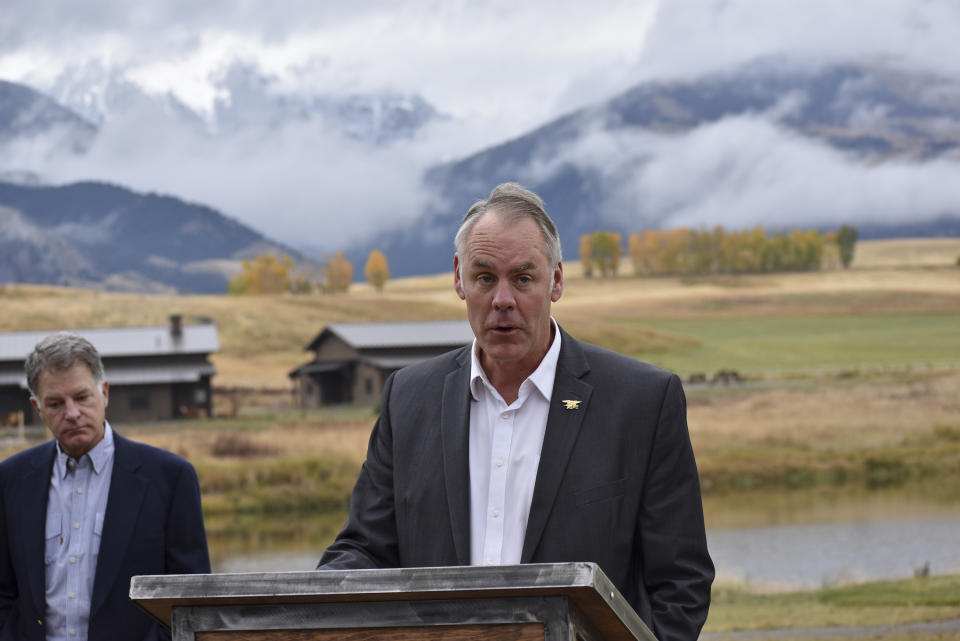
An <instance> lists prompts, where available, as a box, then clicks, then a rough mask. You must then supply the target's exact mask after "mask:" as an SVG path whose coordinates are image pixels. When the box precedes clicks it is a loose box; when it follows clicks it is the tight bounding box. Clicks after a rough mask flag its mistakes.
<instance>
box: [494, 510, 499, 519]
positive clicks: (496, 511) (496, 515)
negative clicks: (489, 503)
mask: <svg viewBox="0 0 960 641" xmlns="http://www.w3.org/2000/svg"><path fill="white" fill-rule="evenodd" d="M498 516H500V510H494V511H493V518H497V517H498Z"/></svg>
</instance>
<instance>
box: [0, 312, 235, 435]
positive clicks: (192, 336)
mask: <svg viewBox="0 0 960 641" xmlns="http://www.w3.org/2000/svg"><path fill="white" fill-rule="evenodd" d="M55 331H56V330H51V331H41V332H34V331H31V332H0V418H2V419H8V418H9V417H10V416H16V415H18V413H20V412H22V416H23V417H24V421H25V422H26V423H27V424H36V423H40V422H41V421H40V417H39V416H37V415H36V412H34V410H33V408H32V406H31V405H30V391H29V389H28V388H27V376H26V373H25V372H24V369H23V367H24V362H25V361H26V359H27V356H28V355H29V354H30V352H32V351H33V349H34V347H35V346H36V344H37V343H39V342H40V341H41V340H42V339H43V338H45V337H46V336H48V335H50V334H53V333H54V332H55ZM67 331H71V332H73V333H75V334H79V335H80V336H83V337H84V338H86V339H87V340H89V341H90V342H91V343H93V346H94V347H96V348H97V351H98V352H100V359H101V360H102V361H103V368H104V373H105V375H106V379H107V382H109V383H110V402H109V405H108V406H107V420H109V421H111V422H114V423H123V422H138V421H155V420H164V419H175V418H193V417H200V416H210V414H211V410H212V399H211V396H212V395H211V385H210V380H211V378H212V377H213V376H214V374H216V369H215V368H214V366H213V363H211V362H210V355H211V354H213V353H214V352H217V351H219V350H220V340H219V336H218V334H217V327H216V325H214V324H213V323H212V322H209V321H208V320H206V319H204V322H201V323H198V324H184V323H183V320H182V317H181V316H179V315H174V316H171V318H170V324H169V325H164V326H159V327H120V328H111V329H68V330H67Z"/></svg>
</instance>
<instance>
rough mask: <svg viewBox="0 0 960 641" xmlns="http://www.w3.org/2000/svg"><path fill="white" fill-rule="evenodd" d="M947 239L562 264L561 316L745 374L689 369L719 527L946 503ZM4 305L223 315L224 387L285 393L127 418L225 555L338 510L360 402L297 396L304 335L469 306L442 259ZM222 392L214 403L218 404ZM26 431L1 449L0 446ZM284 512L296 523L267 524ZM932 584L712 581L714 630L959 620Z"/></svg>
mask: <svg viewBox="0 0 960 641" xmlns="http://www.w3.org/2000/svg"><path fill="white" fill-rule="evenodd" d="M958 255H960V239H935V240H929V239H926V240H916V241H873V242H868V243H860V244H859V245H858V249H857V256H856V259H855V265H854V268H853V269H851V270H846V271H840V272H818V273H798V274H773V275H763V276H736V277H733V276H718V277H709V278H696V279H681V278H648V279H638V278H632V277H629V276H626V275H623V276H621V277H618V278H612V279H606V280H593V279H590V280H588V279H584V278H582V277H581V276H580V274H579V269H578V267H579V266H578V265H577V264H576V263H575V262H571V263H570V264H568V265H566V266H565V274H566V277H567V278H566V286H565V291H564V294H563V297H562V299H561V300H560V302H559V303H557V304H556V305H555V307H554V314H555V316H556V318H557V319H558V321H559V322H560V323H561V324H562V325H563V326H564V327H565V328H566V329H568V330H569V331H571V333H573V334H574V335H575V336H578V337H580V338H583V339H585V340H589V341H592V342H595V343H598V344H601V345H605V346H607V347H610V348H611V349H615V350H618V351H621V352H624V353H628V354H632V355H635V356H638V357H640V358H642V359H644V360H649V361H651V362H654V363H657V364H660V365H662V366H664V367H667V368H669V369H672V370H674V371H677V372H678V373H680V374H681V375H683V376H684V377H688V376H689V375H691V374H694V373H703V374H704V375H706V377H707V378H708V379H709V378H710V377H711V376H712V375H713V374H714V373H715V372H716V371H718V370H736V371H738V372H739V373H740V374H741V375H742V376H744V377H745V378H746V379H747V381H746V383H745V384H743V385H736V386H731V387H727V386H722V385H703V384H688V385H687V396H688V418H689V424H690V430H691V436H692V439H693V443H694V449H695V451H696V455H697V461H698V464H699V467H700V470H701V478H702V481H703V486H704V490H705V497H706V499H705V502H706V510H707V518H708V523H723V524H726V525H729V524H730V523H735V522H736V519H737V518H738V517H737V515H738V514H739V513H741V511H743V512H746V511H749V509H750V506H751V505H755V504H756V503H757V501H759V500H769V501H771V502H776V501H778V500H779V499H778V497H779V496H782V493H784V492H787V491H789V492H803V491H807V492H810V496H811V497H815V496H816V491H817V490H818V488H827V489H830V490H831V491H834V490H837V491H841V490H842V491H850V492H871V491H873V490H876V489H878V488H879V489H882V490H883V491H885V492H891V491H895V490H896V489H897V488H906V487H910V486H917V485H918V484H919V486H921V487H924V488H928V490H924V491H925V492H927V491H929V492H936V493H941V494H943V496H944V500H945V501H951V502H954V503H955V502H956V501H957V496H956V495H957V493H960V489H958V488H960V269H958V268H957V267H956V265H955V263H956V256H958ZM0 307H2V309H3V314H0V331H11V330H55V329H61V328H65V327H72V328H85V327H108V326H137V325H162V324H165V323H166V322H167V317H168V315H169V314H172V313H180V314H184V315H185V316H186V317H187V321H188V322H189V321H190V317H194V316H203V317H209V318H211V319H213V320H214V322H216V323H217V327H218V329H219V332H220V339H221V344H222V349H221V351H220V352H219V353H217V354H216V355H215V356H214V357H213V360H214V363H215V365H216V366H217V369H218V374H217V376H216V378H215V384H216V385H217V386H219V387H233V386H237V387H253V388H264V389H272V390H276V391H277V392H278V393H275V394H272V395H264V396H263V397H262V399H263V400H262V401H259V402H250V403H247V404H246V405H244V406H241V408H240V413H239V415H238V416H236V417H235V418H226V417H224V416H219V417H215V418H213V419H209V420H205V421H182V422H171V423H163V424H159V425H143V426H122V429H124V432H125V433H128V434H129V435H131V436H133V437H134V438H137V439H139V440H144V441H147V442H151V443H153V444H156V445H158V446H160V447H164V448H167V449H170V450H172V451H174V452H178V453H179V454H181V455H183V456H185V457H187V458H188V459H190V460H191V461H192V462H193V463H194V464H195V465H196V467H197V469H198V472H199V475H200V478H201V484H202V486H203V496H204V508H205V512H206V514H207V525H208V533H209V535H210V540H211V547H212V548H216V549H217V550H218V552H219V553H225V548H228V547H229V546H232V545H239V546H243V545H250V544H251V541H252V542H253V543H254V544H262V545H264V546H282V545H284V544H285V543H286V542H291V541H296V540H300V541H301V542H302V540H303V537H304V536H309V537H310V541H309V546H310V547H311V548H313V547H317V548H319V547H322V545H323V544H324V543H325V542H326V541H328V540H329V539H330V537H332V536H333V534H334V533H335V532H336V529H337V528H338V527H339V524H340V523H341V521H342V509H343V508H344V507H345V505H346V501H347V496H348V493H349V490H350V487H351V486H352V483H353V481H354V480H355V477H356V472H357V469H358V467H359V465H360V463H361V461H362V459H363V456H364V452H365V447H366V442H367V438H368V435H369V431H370V428H371V426H372V424H373V421H374V420H375V416H374V414H373V411H372V409H371V408H341V409H325V410H321V411H316V412H306V413H304V412H301V411H298V410H294V409H291V408H290V404H291V397H290V395H289V394H286V393H284V392H286V391H289V389H290V388H289V385H290V384H289V381H288V379H287V372H289V371H290V370H291V369H293V368H294V367H296V366H297V365H299V364H301V363H303V362H304V361H306V360H307V359H308V358H309V357H310V355H309V354H308V353H305V352H304V346H305V345H306V344H307V343H309V342H310V340H312V338H313V337H314V336H315V335H316V334H317V333H318V332H319V331H320V330H321V329H322V328H323V327H324V325H326V324H327V323H331V322H356V321H383V320H423V319H445V318H463V317H464V308H463V303H462V301H460V300H459V299H458V298H457V297H456V295H455V294H454V292H453V288H452V275H450V274H442V275H437V276H429V277H422V278H415V279H403V280H398V281H392V282H390V283H388V285H387V288H386V290H385V291H384V292H382V293H379V292H376V291H374V290H373V289H371V288H369V287H366V286H364V285H356V286H354V287H353V288H352V289H351V291H350V293H348V294H345V295H335V296H323V295H309V296H292V295H283V296H260V297H230V296H161V295H149V296H148V295H133V294H107V293H97V292H90V291H79V290H68V289H62V288H53V287H34V286H10V285H7V286H0ZM245 398H246V399H249V398H250V396H249V395H247V396H246V397H245ZM215 400H217V407H219V408H223V407H225V405H224V398H222V397H217V398H215ZM20 447H22V445H19V446H12V447H11V446H8V447H7V449H5V450H4V451H0V457H2V456H6V455H9V454H10V453H11V452H12V451H14V450H16V449H18V448H20ZM778 493H779V494H778ZM763 496H767V497H768V498H766V499H763V498H762V497H763ZM813 500H814V499H811V501H813ZM904 504H905V505H909V500H905V501H904ZM304 508H310V509H314V510H317V509H322V510H332V511H333V513H334V514H335V516H334V517H333V518H331V520H330V522H329V523H325V524H324V525H322V526H321V527H317V526H315V525H313V526H312V528H313V530H312V531H311V532H309V533H306V534H305V533H304V532H303V531H302V530H303V528H302V527H300V525H299V522H298V521H297V519H296V518H294V516H293V515H295V514H296V513H297V512H298V511H300V512H302V511H303V510H304ZM815 509H821V510H825V509H827V506H820V507H819V508H816V507H811V510H815ZM279 512H284V513H286V514H289V515H290V518H269V519H264V518H263V515H264V513H279ZM808 516H809V515H808ZM264 522H269V523H270V527H269V528H264V527H263V526H262V524H263V523H264ZM243 537H247V539H248V540H246V541H243V540H242V538H243ZM935 578H936V579H937V581H932V580H931V582H929V583H916V584H914V583H910V582H906V583H893V584H884V585H871V586H868V587H867V588H864V590H866V592H869V593H870V594H871V595H872V596H871V597H870V598H869V599H867V600H864V599H863V598H859V597H858V598H859V600H858V599H855V598H853V596H851V595H853V594H856V593H857V592H856V590H853V588H850V590H847V588H844V589H841V590H840V591H839V592H836V593H834V592H829V591H827V592H824V591H818V592H813V593H796V594H775V595H773V594H758V593H756V592H753V591H751V590H750V589H747V588H743V587H741V586H721V587H720V589H719V591H718V593H717V600H716V605H715V606H714V608H713V610H712V614H711V620H710V622H709V623H708V629H709V630H714V631H722V630H732V629H734V628H735V627H737V626H738V625H740V623H739V622H742V621H745V620H749V621H751V622H752V623H751V625H754V626H756V627H758V628H764V627H779V626H792V625H801V624H803V625H834V624H837V625H847V624H850V623H864V622H866V623H870V622H877V621H890V622H903V621H909V620H925V619H928V618H930V619H935V618H944V617H948V616H960V607H958V604H957V603H955V602H954V601H951V600H950V599H955V598H957V595H960V583H958V581H960V579H958V578H957V577H953V578H949V577H946V578H945V577H935ZM927 586H933V587H934V588H935V592H937V593H939V594H942V595H948V596H947V597H944V598H947V601H948V602H943V600H939V601H938V600H937V598H934V597H932V596H930V595H927V596H925V597H923V598H919V597H918V600H914V601H910V603H911V604H913V605H911V606H910V607H907V608H906V609H903V608H897V607H894V605H891V603H890V602H889V600H888V601H887V602H883V600H882V598H881V597H882V595H883V594H887V593H892V594H894V595H899V596H895V597H891V598H894V599H896V598H900V597H904V595H908V594H909V595H912V594H913V591H914V590H915V589H916V590H919V589H921V588H923V589H926V587H927ZM883 598H886V597H883ZM910 598H911V599H913V597H912V596H911V597H910ZM938 598H939V597H938ZM870 599H872V601H871V600H870ZM866 638H870V637H866ZM883 638H884V639H888V638H889V639H897V638H900V637H895V636H892V637H883ZM903 638H908V637H903ZM912 638H921V639H925V638H929V639H936V638H941V637H939V636H937V635H928V636H925V637H912ZM942 638H946V637H942Z"/></svg>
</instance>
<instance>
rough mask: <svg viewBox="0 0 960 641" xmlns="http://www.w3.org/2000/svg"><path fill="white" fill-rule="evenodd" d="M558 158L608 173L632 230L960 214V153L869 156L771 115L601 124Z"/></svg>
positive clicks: (619, 216)
mask: <svg viewBox="0 0 960 641" xmlns="http://www.w3.org/2000/svg"><path fill="white" fill-rule="evenodd" d="M552 162H553V163H556V166H561V165H562V164H563V163H565V162H574V163H578V164H579V165H580V166H581V168H583V169H589V170H592V171H595V172H598V173H600V174H601V175H603V176H604V183H605V185H606V186H607V187H608V189H609V194H610V195H609V197H608V199H607V202H606V203H605V205H604V206H603V208H602V210H603V212H604V216H605V217H606V218H607V219H608V220H611V221H614V222H616V223H617V224H620V225H622V226H623V227H626V228H628V229H632V230H639V229H642V228H645V227H663V228H668V227H680V226H686V227H700V226H708V227H712V226H714V225H724V226H725V227H727V228H734V229H739V228H748V227H753V226H757V225H760V226H764V227H767V228H784V227H835V226H839V225H840V224H841V223H849V224H855V225H867V224H873V225H883V224H890V223H904V222H927V221H931V220H935V219H937V218H939V217H941V216H943V215H945V214H952V215H954V216H956V215H958V214H960V205H958V203H960V183H958V182H957V181H956V180H954V179H953V177H955V176H956V175H958V172H960V158H958V157H956V156H949V155H948V156H943V157H940V158H938V159H935V160H928V161H925V162H922V163H921V162H911V161H906V160H902V161H888V162H885V163H882V164H876V163H865V162H863V161H862V160H861V159H858V158H856V157H853V156H851V155H849V154H846V153H843V152H839V151H837V150H836V149H834V148H833V147H830V146H829V145H827V144H826V143H823V142H820V141H818V140H816V139H811V138H807V137H803V136H800V135H798V134H796V133H795V132H793V131H790V130H788V129H785V128H783V127H781V126H779V125H778V124H777V123H776V122H773V121H771V120H768V119H766V118H764V117H762V116H738V117H731V118H726V119H724V120H721V121H718V122H716V123H713V124H709V125H705V126H701V127H698V128H696V129H693V130H691V131H690V132H687V133H684V134H679V135H656V134H651V133H643V132H641V133H635V134H628V135H623V134H617V135H610V134H609V133H607V132H603V131H599V130H598V131H595V132H593V133H591V134H589V135H587V136H586V137H585V138H584V139H583V140H582V141H581V142H580V143H579V144H578V145H577V147H576V149H571V150H569V152H568V153H564V154H562V155H561V156H559V157H557V158H554V159H553V161H552ZM541 171H549V168H547V167H543V168H541Z"/></svg>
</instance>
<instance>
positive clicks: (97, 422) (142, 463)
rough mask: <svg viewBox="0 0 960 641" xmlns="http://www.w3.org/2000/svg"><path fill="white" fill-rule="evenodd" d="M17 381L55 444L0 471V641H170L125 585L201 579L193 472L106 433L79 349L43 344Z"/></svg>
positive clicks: (97, 371)
mask: <svg viewBox="0 0 960 641" xmlns="http://www.w3.org/2000/svg"><path fill="white" fill-rule="evenodd" d="M26 372H27V384H28V385H29V387H30V392H31V395H32V396H31V399H30V401H31V403H32V404H33V406H34V408H35V409H36V410H37V412H38V413H39V414H40V417H41V418H42V419H43V422H44V423H45V424H46V426H47V427H48V428H49V429H50V431H51V433H52V434H53V437H54V440H52V441H50V442H48V443H44V444H43V445H38V446H36V447H33V448H31V449H28V450H26V451H24V452H21V453H19V454H16V455H14V456H12V457H10V458H8V459H6V460H5V461H2V462H0V641H7V640H14V639H17V640H20V639H30V640H33V639H36V640H37V641H41V640H43V639H46V640H47V641H56V640H60V639H64V640H68V639H69V640H72V639H90V640H98V641H99V640H103V641H107V640H110V641H114V640H124V639H130V640H140V639H169V638H170V634H169V631H168V630H166V629H165V628H163V627H162V626H161V625H160V624H159V623H157V622H155V621H153V620H152V619H151V618H150V617H149V616H148V615H146V614H145V613H144V612H142V611H141V610H140V609H139V608H137V607H136V606H135V605H134V604H133V603H132V602H131V601H130V600H129V598H128V593H129V586H130V577H131V576H134V575H137V574H168V573H175V574H183V573H203V572H209V571H210V559H209V556H208V554H207V542H206V536H205V534H204V528H203V514H202V512H201V508H200V488H199V484H198V482H197V475H196V473H195V472H194V469H193V467H192V466H191V465H190V464H189V463H187V462H186V461H184V460H183V459H181V458H179V457H177V456H175V455H173V454H171V453H169V452H166V451H164V450H160V449H157V448H154V447H150V446H148V445H144V444H142V443H136V442H134V441H129V440H127V439H125V438H123V437H122V436H120V434H118V433H116V432H114V431H113V430H112V429H111V427H110V424H109V423H108V422H107V420H106V409H107V403H108V400H109V389H110V387H109V384H108V383H107V381H106V378H105V376H104V371H103V364H102V363H101V360H100V355H99V354H98V353H97V350H96V349H95V348H94V346H93V345H92V344H90V342H89V341H87V340H86V339H84V338H82V337H80V336H77V335H75V334H69V333H59V334H54V335H52V336H49V337H47V338H45V339H44V340H42V341H41V342H40V343H38V344H37V346H36V348H35V349H34V351H33V352H32V353H31V354H30V355H29V356H28V357H27V362H26Z"/></svg>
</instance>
